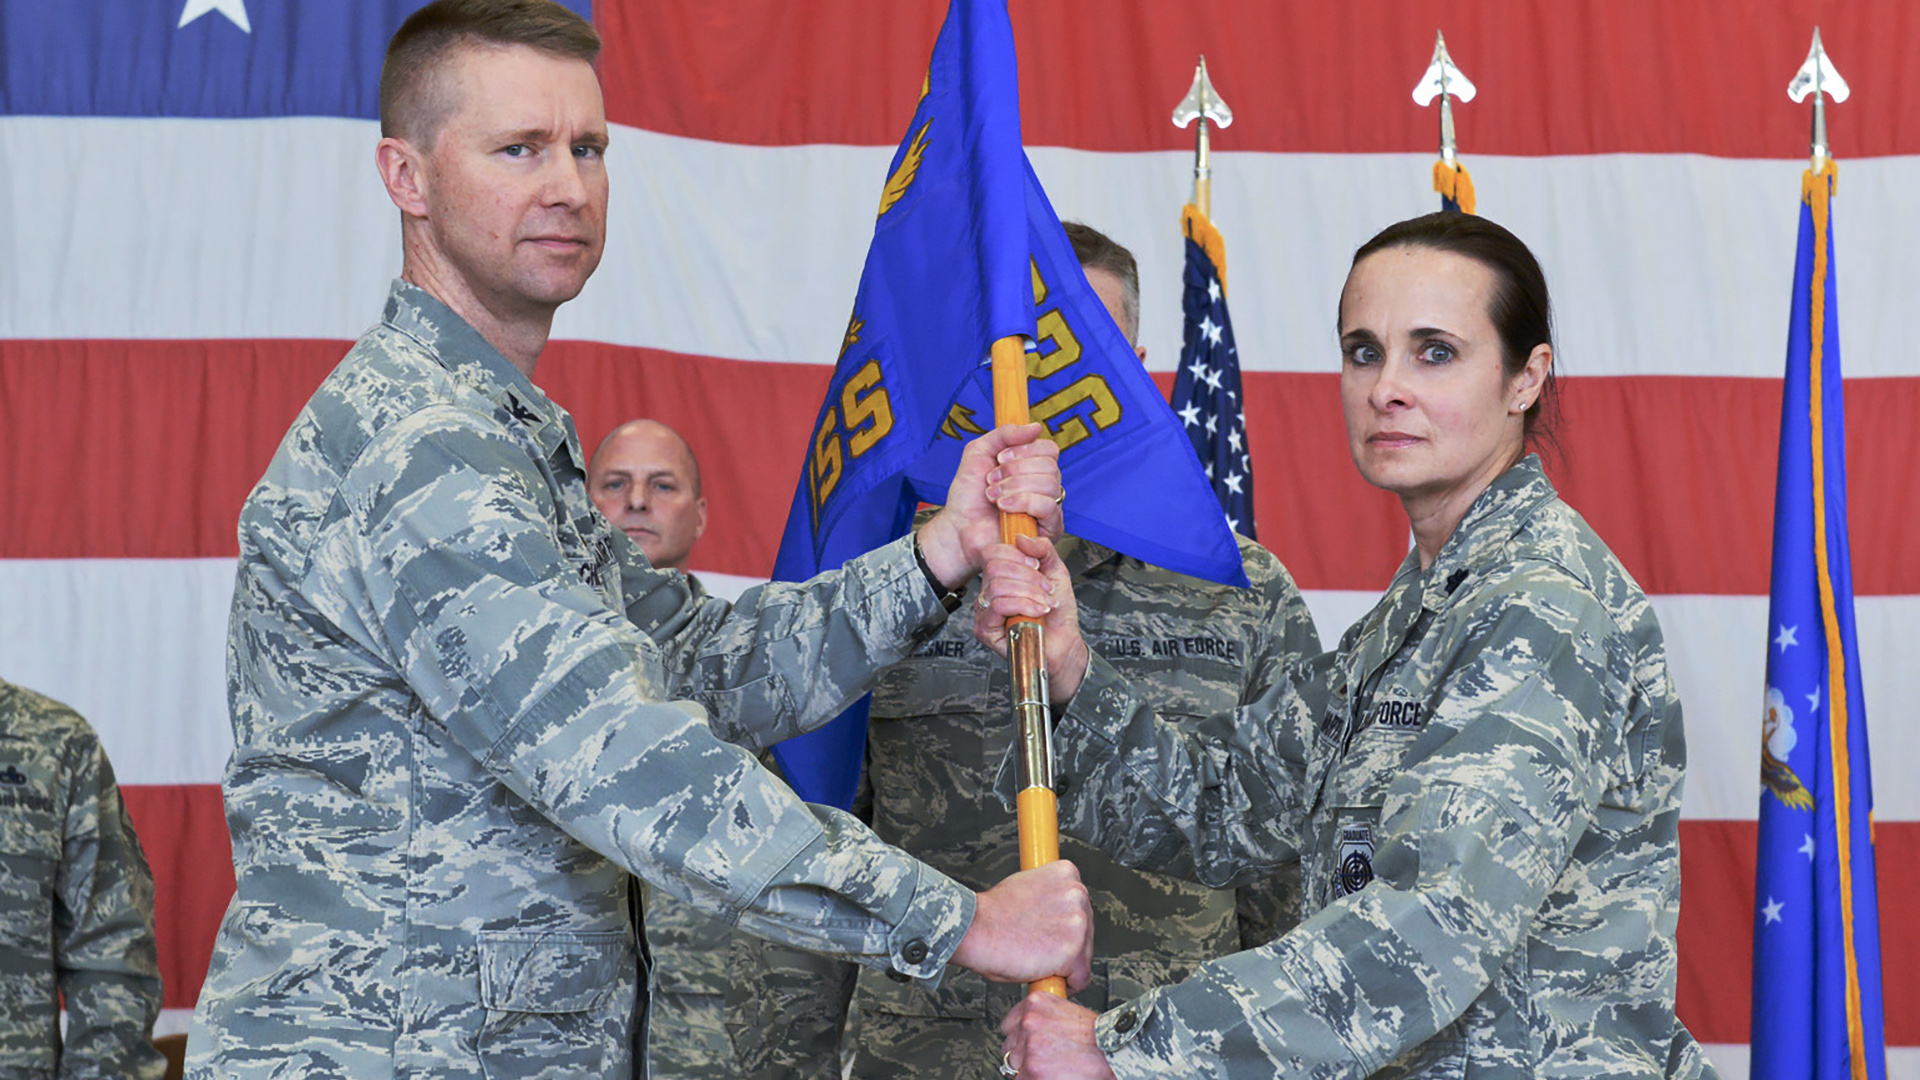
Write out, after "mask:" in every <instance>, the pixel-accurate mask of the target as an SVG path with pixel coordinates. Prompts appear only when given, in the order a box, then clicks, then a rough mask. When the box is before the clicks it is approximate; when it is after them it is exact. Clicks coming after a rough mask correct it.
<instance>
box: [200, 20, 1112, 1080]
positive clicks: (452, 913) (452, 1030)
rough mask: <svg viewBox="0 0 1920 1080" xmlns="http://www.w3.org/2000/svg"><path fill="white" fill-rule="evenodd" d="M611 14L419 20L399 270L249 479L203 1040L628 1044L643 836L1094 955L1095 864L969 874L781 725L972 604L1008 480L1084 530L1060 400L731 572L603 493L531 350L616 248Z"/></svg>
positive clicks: (759, 891) (1062, 950)
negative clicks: (604, 505) (845, 525)
mask: <svg viewBox="0 0 1920 1080" xmlns="http://www.w3.org/2000/svg"><path fill="white" fill-rule="evenodd" d="M598 46H599V40H598V37H597V35H595V34H594V32H593V30H592V28H591V27H590V26H588V25H587V24H586V23H585V22H584V21H583V20H581V19H580V18H579V17H578V16H576V15H574V14H572V13H571V12H569V11H567V10H566V9H564V8H562V7H560V6H559V5H557V4H553V3H550V2H548V0H436V2H435V3H433V4H429V5H428V6H426V7H425V8H422V9H421V10H420V11H418V12H416V13H415V14H414V15H413V16H411V17H410V18H409V19H408V20H407V22H406V23H405V24H404V25H403V26H402V27H401V29H400V31H399V32H398V33H397V34H396V35H395V38H394V41H393V43H392V45H391V46H390V47H389V52H388V57H387V65H386V68H385V70H384V71H383V74H382V81H381V115H382V125H383V132H384V135H385V137H384V138H382V140H381V142H380V144H379V148H378V151H377V155H376V160H377V162H378V165H379V167H380V172H381V176H382V179H383V181H384V182H385V184H386V188H387V191H388V194H389V196H390V197H391V198H392V199H393V201H394V203H395V205H396V206H397V207H398V208H399V209H400V211H401V220H402V250H403V253H404V262H403V266H402V277H401V280H399V281H396V282H395V283H394V285H393V287H392V289H391V291H390V293H389V295H388V299H387V305H386V312H385V315H384V317H383V319H382V321H381V323H380V324H379V325H378V326H376V327H374V328H373V329H372V330H370V331H369V332H368V333H367V334H366V336H365V337H363V338H362V339H361V340H360V342H359V343H358V344H357V345H355V346H354V348H353V350H352V351H351V352H350V353H349V354H348V355H347V357H346V359H345V360H343V361H342V363H341V365H340V366H339V367H338V368H336V369H335V371H334V372H333V374H332V375H330V376H329V377H328V379H327V380H326V381H325V382H324V383H323V384H322V385H321V387H320V389H319V390H318V391H317V392H316V393H315V395H314V397H313V399H312V400H311V401H310V402H308V404H307V407H306V408H305V409H303V410H302V412H301V414H300V415H299V416H298V417H297V418H296V419H295V421H294V424H293V426H292V428H291V429H289V431H288V433H287V436H286V439H285V440H284V441H283V442H282V444H281V446H280V449H279V451H278V452H277V453H276V454H275V456H274V459H273V462H272V464H271V465H270V466H269V467H268V469H267V473H266V475H265V476H264V477H263V478H262V479H261V481H260V483H259V484H258V485H257V486H256V487H255V489H254V491H253V493H252V494H251V495H250V496H249V497H248V500H247V503H246V506H245V507H244V509H243V510H242V512H241V519H240V560H239V572H238V575H237V579H236V582H235V591H234V603H233V618H232V626H231V630H230V634H229V638H228V690H229V704H230V708H231V711H232V720H233V728H234V742H235V749H234V754H233V758H232V760H231V761H230V763H229V765H228V769H227V775H226V782H225V794H226V801H227V814H228V824H229V828H230V830H231V833H232V836H233V847H234V861H235V869H236V874H237V878H238V890H237V893H236V895H235V897H234V900H233V903H232V905H231V906H230V907H229V908H228V911H227V915H226V918H225V920H224V921H223V923H222V925H221V928H220V935H219V939H218V942H217V944H216V948H215V953H214V958H213V963H212V967H211V970H210V971H209V973H208V977H207V983H206V986H205V987H204V988H203V990H202V993H201V996H200V1006H199V1009H198V1012H197V1015H196V1017H195V1021H194V1032H193V1036H192V1040H191V1048H190V1058H191V1060H190V1063H189V1069H190V1074H191V1075H193V1076H195V1077H198V1078H206V1080H210V1078H212V1077H225V1076H241V1077H259V1078H263V1080H264V1078H267V1077H272V1078H275V1080H291V1078H298V1077H327V1078H341V1080H377V1078H379V1077H399V1076H409V1077H411V1076H425V1075H431V1076H433V1077H436V1078H476V1080H477V1078H479V1077H481V1076H486V1077H489V1078H493V1080H500V1078H506V1077H514V1078H519V1077H543V1078H553V1080H559V1078H562V1077H566V1078H575V1077H584V1076H592V1077H604V1078H608V1080H625V1078H627V1077H628V1076H630V1075H631V1074H632V1072H633V1069H634V1064H635V1062H636V1061H637V1060H643V1058H641V1056H640V1055H638V1054H637V1053H636V1049H637V1044H639V1043H641V1042H642V1041H643V1040H644V1037H645V1019H644V1007H645V1006H644V1002H645V998H644V996H643V994H642V990H641V987H640V977H639V976H640V965H641V963H642V960H641V956H640V953H639V951H638V950H639V945H638V943H637V942H636V938H635V931H636V926H635V923H634V921H633V918H632V914H631V911H632V900H633V897H632V893H631V890H630V889H629V887H628V881H629V878H628V876H627V875H628V874H629V873H633V874H638V875H639V876H641V877H642V878H644V879H645V880H647V881H648V882H649V883H650V884H651V885H653V886H654V887H656V888H659V889H662V890H665V891H669V892H672V893H673V894H674V895H676V896H679V897H681V898H683V899H690V900H692V901H693V902H694V903H696V904H698V905H699V906H700V907H702V908H703V909H704V910H707V911H710V912H713V913H715V914H717V915H720V916H722V917H724V918H727V919H730V920H734V921H736V922H737V923H738V925H740V926H741V927H742V928H743V929H745V930H747V931H749V932H752V933H758V934H766V935H770V936H775V937H779V938H782V939H784V940H787V941H790V942H794V943H797V944H805V945H807V946H809V947H812V948H817V949H821V950H824V951H829V952H836V953H840V954H842V955H846V956H850V957H853V958H855V959H858V960H859V961H861V962H862V963H865V964H871V965H875V966H882V967H886V968H888V969H890V970H892V971H894V972H895V973H897V974H899V975H900V976H902V977H904V978H907V979H911V980H920V981H924V982H928V983H937V982H938V981H939V980H940V979H941V978H942V977H943V976H944V975H946V974H947V973H948V969H949V967H950V966H953V965H962V966H967V967H971V968H973V969H975V970H980V971H982V972H983V973H984V974H987V975H989V976H990V977H994V978H1001V979H1009V980H1015V979H1026V978H1031V977H1034V976H1036V975H1041V974H1044V973H1046V972H1051V971H1061V972H1063V973H1064V974H1066V976H1067V978H1068V980H1069V983H1070V984H1073V985H1084V984H1085V983H1086V982H1087V981H1088V979H1089V978H1090V974H1089V971H1088V955H1089V953H1090V950H1091V937H1090V935H1091V917H1090V913H1089V911H1088V908H1087V902H1086V895H1085V890H1084V888H1083V887H1081V886H1080V885H1079V883H1078V879H1077V876H1076V875H1075V873H1074V872H1073V870H1072V868H1071V866H1070V865H1067V864H1060V865H1059V866H1058V867H1052V868H1042V869H1041V870H1037V871H1032V872H1028V873H1025V874H1021V875H1018V876H1016V877H1015V878H1013V879H1011V880H1009V881H1007V882H1004V883H1002V884H1001V885H999V886H996V887H995V888H994V889H992V890H989V891H987V892H985V893H981V894H979V895H978V896H976V895H975V893H974V892H973V891H972V890H969V889H966V888H964V887H962V886H960V885H958V884H957V883H955V882H953V881H952V880H951V879H949V878H947V877H945V876H944V875H942V874H940V873H939V872H937V871H935V870H933V869H932V868H930V867H927V866H924V865H922V864H920V863H918V862H916V861H914V860H913V859H911V858H909V857H908V856H906V855H904V854H903V853H901V852H899V851H897V850H895V849H892V848H889V847H887V846H885V845H884V844H882V843H880V842H879V841H878V840H877V839H875V838H874V837H873V835H872V833H871V832H869V831H868V830H867V829H866V828H865V827H863V826H861V825H860V824H859V823H858V822H857V821H855V820H853V819H852V818H851V817H850V816H847V815H844V814H841V813H838V812H836V811H832V810H827V809H823V808H812V807H808V806H806V805H804V804H802V803H801V802H799V801H798V800H797V799H796V798H794V796H793V794H792V792H791V791H790V790H788V789H787V788H786V787H784V786H783V785H781V784H780V783H779V782H778V781H776V780H774V779H773V778H772V777H771V776H769V775H768V774H767V773H766V772H765V771H764V770H762V769H761V768H760V767H759V766H758V765H757V764H756V763H755V761H754V750H755V749H757V748H758V747H761V746H764V745H766V744H767V743H769V742H772V741H776V740H778V739H781V738H786V737H789V736H791V735H793V734H795V733H797V732H799V731H801V730H804V729H805V728H806V727H807V726H808V725H811V724H817V723H820V722H824V721H825V720H826V719H828V718H830V717H831V716H833V715H835V714H836V713H837V712H838V711H839V710H840V708H841V707H842V706H843V705H844V704H845V703H846V702H847V701H849V700H850V699H852V698H853V697H855V696H857V695H858V694H859V693H860V692H861V691H862V690H863V689H865V687H866V686H867V685H869V684H870V683H871V681H872V678H873V677H874V675H875V673H876V672H877V671H879V670H880V669H882V668H884V667H885V666H886V665H888V664H891V663H892V662H894V661H895V660H897V659H899V658H900V657H901V656H903V655H904V654H905V653H906V652H908V651H909V650H910V649H911V648H912V647H913V646H914V645H915V644H917V643H918V642H919V641H920V640H922V639H923V638H924V636H925V634H926V632H927V631H929V630H931V629H932V628H933V627H934V626H935V625H937V624H938V623H939V622H940V621H942V618H943V615H944V612H943V608H946V606H947V605H948V604H950V603H951V604H957V602H958V601H957V597H955V596H953V595H952V590H953V589H954V588H957V587H958V586H959V585H960V584H962V583H963V582H964V581H965V580H967V579H968V578H969V577H970V576H971V574H972V573H973V572H974V571H975V570H977V568H978V564H979V559H980V556H981V552H982V550H983V549H984V548H985V547H986V546H987V544H988V543H989V542H990V539H991V538H992V537H993V536H994V534H996V533H997V531H998V526H997V520H996V518H997V508H996V503H997V504H998V509H1006V510H1017V511H1021V512H1028V513H1035V514H1037V515H1039V516H1040V517H1041V523H1042V528H1043V529H1046V530H1052V531H1057V529H1058V525H1059V515H1058V513H1057V506H1055V501H1056V497H1057V495H1058V492H1059V473H1058V468H1057V462H1056V460H1055V457H1056V455H1055V452H1054V451H1053V450H1052V448H1051V446H1050V444H1047V443H1046V442H1045V441H1044V440H1043V439H1039V435H1040V433H1041V429H1040V428H1039V427H1038V426H1037V425H1032V426H1029V427H1025V428H1008V429H1002V430H1000V431H997V432H993V433H989V434H987V435H984V436H982V437H981V438H979V439H978V440H976V441H975V442H974V443H972V444H970V445H969V447H968V448H967V450H966V452H965V454H964V455H963V459H962V464H961V466H960V470H959V472H958V473H957V474H956V478H955V483H954V486H953V488H952V490H951V492H950V495H949V502H948V505H947V508H946V510H947V512H946V513H945V514H944V515H943V517H942V518H940V519H936V520H935V521H932V522H929V523H928V524H927V525H926V526H925V527H923V528H921V529H920V530H919V531H918V532H917V533H916V534H915V536H914V537H912V538H903V539H902V540H900V541H898V542H897V543H894V544H891V545H888V546H887V547H886V548H883V549H881V550H880V551H878V552H876V553H874V554H873V555H871V556H869V557H866V558H863V559H859V560H855V561H854V562H853V563H851V564H849V566H848V567H847V568H846V569H845V570H844V571H842V572H839V573H834V574H826V575H822V576H820V577H818V578H816V579H814V580H813V581H811V582H807V583H804V584H799V585H779V586H766V587H763V588H760V589H757V590H753V591H750V592H749V594H748V595H746V596H744V597H742V599H741V602H740V603H739V604H738V605H734V606H732V607H729V605H727V604H725V603H722V602H720V601H718V600H712V599H709V600H707V601H705V602H698V601H695V600H694V599H693V598H692V597H691V595H690V593H689V591H688V589H687V586H686V579H685V578H684V576H682V575H680V574H677V573H670V572H669V573H662V572H659V571H655V570H653V569H652V568H651V567H649V566H648V565H647V563H646V560H645V558H644V556H642V555H641V554H640V553H639V551H638V549H637V548H635V547H634V546H633V544H632V543H631V541H629V540H628V539H627V538H626V537H624V536H622V535H621V534H619V533H618V532H617V531H615V530H614V529H613V527H612V526H611V525H610V524H609V523H608V522H607V520H606V519H605V518H604V517H602V516H601V515H600V513H599V512H598V511H597V510H596V509H595V508H594V506H593V504H592V503H591V502H590V501H589V499H588V495H587V490H586V482H585V475H584V471H583V468H582V458H583V454H582V453H581V449H580V443H579V438H578V435H577V433H576V432H575V430H574V426H573V423H572V420H571V418H570V417H568V416H567V414H566V413H565V412H564V411H563V410H562V409H560V408H559V407H558V406H557V405H555V404H553V403H552V402H551V401H549V400H548V399H547V397H546V396H545V395H544V394H542V393H541V392H540V390H539V389H538V388H536V387H535V385H534V384H533V382H532V381H531V375H532V373H533V370H534V367H535V364H536V363H537V361H538V358H539V355H540V352H541V350H542V349H543V348H544V346H545V344H546V339H547V336H548V334H549V332H550V331H551V327H552V318H553V313H554V311H555V309H557V308H558V306H559V305H560V304H561V303H563V302H565V301H566V300H568V299H571V298H572V297H573V296H575V295H577V294H578V292H579V290H580V288H581V287H582V286H583V285H584V284H585V282H586V279H587V276H588V275H589V274H590V273H591V272H592V270H593V268H594V266H595V265H596V264H597V263H598V260H599V255H600V249H601V243H602V239H603V235H604V222H605V210H606V197H607V190H608V184H607V175H606V171H605V165H604V162H603V159H602V151H603V150H604V148H605V146H606V142H607V125H606V121H605V116H604V111H603V108H602V105H601V96H600V88H599V84H598V81H597V79H596V76H595V74H594V71H593V68H592V66H591V61H592V59H593V58H594V57H595V56H596V55H597V50H598ZM948 610H950V608H948ZM674 699H679V700H674ZM709 724H711V725H712V726H711V727H709ZM716 731H718V732H722V733H724V734H725V736H726V737H727V738H728V739H730V740H732V741H733V742H734V743H737V744H738V745H730V744H729V743H727V742H722V741H720V740H719V739H718V738H716V737H715V734H714V733H715V732H716Z"/></svg>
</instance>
